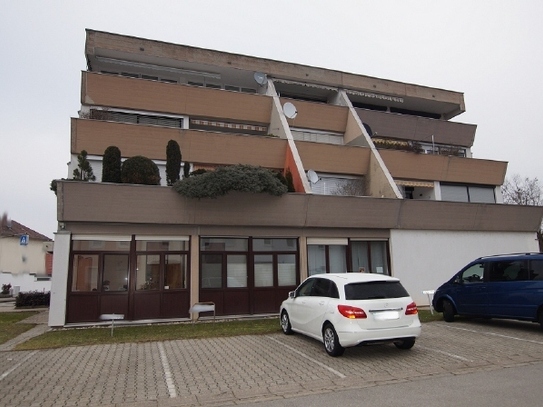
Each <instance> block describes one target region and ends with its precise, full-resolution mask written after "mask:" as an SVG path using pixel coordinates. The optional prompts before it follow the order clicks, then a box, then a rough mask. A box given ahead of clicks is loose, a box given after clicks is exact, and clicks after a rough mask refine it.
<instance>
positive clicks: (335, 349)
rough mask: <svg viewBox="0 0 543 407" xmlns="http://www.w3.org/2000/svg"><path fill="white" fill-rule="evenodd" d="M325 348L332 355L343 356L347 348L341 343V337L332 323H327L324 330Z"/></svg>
mask: <svg viewBox="0 0 543 407" xmlns="http://www.w3.org/2000/svg"><path fill="white" fill-rule="evenodd" d="M322 341H323V343H324V349H325V350H326V353H328V354H329V355H330V356H341V355H343V352H345V348H344V347H343V346H341V345H340V344H339V338H338V336H337V333H336V330H335V329H334V327H333V326H332V324H326V325H325V326H324V329H323V330H322Z"/></svg>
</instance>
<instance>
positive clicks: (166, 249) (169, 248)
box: [136, 236, 189, 291]
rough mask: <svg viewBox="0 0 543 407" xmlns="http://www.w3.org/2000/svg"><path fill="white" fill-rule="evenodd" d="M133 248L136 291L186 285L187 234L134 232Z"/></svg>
mask: <svg viewBox="0 0 543 407" xmlns="http://www.w3.org/2000/svg"><path fill="white" fill-rule="evenodd" d="M136 250H137V263H136V290H137V291H154V290H176V289H187V288H188V255H189V253H188V250H189V240H188V237H186V236H180V237H176V238H168V237H163V238H161V237H148V236H136Z"/></svg>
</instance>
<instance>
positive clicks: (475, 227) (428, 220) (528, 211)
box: [399, 200, 543, 233]
mask: <svg viewBox="0 0 543 407" xmlns="http://www.w3.org/2000/svg"><path fill="white" fill-rule="evenodd" d="M403 202H404V203H403V206H402V216H401V218H400V220H401V223H400V225H399V228H400V229H419V228H422V229H431V230H459V231H493V232H495V231H504V232H534V233H535V232H536V231H537V230H538V229H539V227H540V225H541V217H542V216H543V207H541V206H519V205H504V204H473V203H462V202H440V201H418V200H417V201H413V200H404V201H403ZM421 225H422V227H421Z"/></svg>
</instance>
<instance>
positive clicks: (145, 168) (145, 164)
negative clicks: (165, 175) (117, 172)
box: [121, 155, 160, 185]
mask: <svg viewBox="0 0 543 407" xmlns="http://www.w3.org/2000/svg"><path fill="white" fill-rule="evenodd" d="M121 181H122V182H124V183H128V184H145V185H160V171H159V170H158V167H157V165H156V164H155V163H154V162H153V161H152V160H151V159H149V158H147V157H143V156H141V155H136V156H134V157H130V158H128V159H127V160H126V161H125V162H123V164H122V167H121Z"/></svg>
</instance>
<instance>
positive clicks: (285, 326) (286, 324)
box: [281, 311, 293, 335]
mask: <svg viewBox="0 0 543 407" xmlns="http://www.w3.org/2000/svg"><path fill="white" fill-rule="evenodd" d="M281 330H282V331H283V333H284V334H285V335H291V334H292V333H293V332H292V325H290V318H289V317H288V312H287V311H283V312H281Z"/></svg>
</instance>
